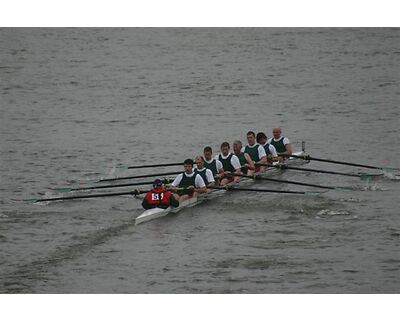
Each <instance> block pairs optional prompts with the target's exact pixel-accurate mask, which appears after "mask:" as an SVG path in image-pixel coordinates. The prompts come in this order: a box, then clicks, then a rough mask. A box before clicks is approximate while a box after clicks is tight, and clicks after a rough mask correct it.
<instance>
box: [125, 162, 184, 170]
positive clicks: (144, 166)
mask: <svg viewBox="0 0 400 320" xmlns="http://www.w3.org/2000/svg"><path fill="white" fill-rule="evenodd" d="M179 165H183V162H172V163H159V164H144V165H140V166H129V167H127V169H142V168H157V167H172V166H179Z"/></svg>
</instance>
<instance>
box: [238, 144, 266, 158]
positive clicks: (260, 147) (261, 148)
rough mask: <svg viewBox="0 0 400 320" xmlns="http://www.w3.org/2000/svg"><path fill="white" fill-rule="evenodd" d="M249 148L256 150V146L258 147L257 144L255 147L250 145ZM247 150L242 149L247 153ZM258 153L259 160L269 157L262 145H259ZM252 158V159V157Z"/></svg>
mask: <svg viewBox="0 0 400 320" xmlns="http://www.w3.org/2000/svg"><path fill="white" fill-rule="evenodd" d="M247 146H248V147H249V148H254V147H255V146H256V144H254V145H252V146H250V145H247ZM245 150H246V147H243V148H242V150H241V151H242V152H245ZM257 151H258V158H259V159H261V158H262V157H266V156H267V154H266V153H265V149H264V147H263V146H261V145H260V144H259V145H258V148H257ZM250 158H251V157H250Z"/></svg>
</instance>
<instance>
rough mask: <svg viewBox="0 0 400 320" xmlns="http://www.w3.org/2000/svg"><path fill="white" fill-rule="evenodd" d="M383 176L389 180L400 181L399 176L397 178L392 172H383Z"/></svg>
mask: <svg viewBox="0 0 400 320" xmlns="http://www.w3.org/2000/svg"><path fill="white" fill-rule="evenodd" d="M383 176H384V177H385V178H388V179H390V180H400V176H397V175H396V174H395V173H394V172H393V171H392V170H384V171H383Z"/></svg>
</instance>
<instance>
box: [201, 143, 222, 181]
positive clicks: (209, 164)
mask: <svg viewBox="0 0 400 320" xmlns="http://www.w3.org/2000/svg"><path fill="white" fill-rule="evenodd" d="M203 154H204V167H205V168H207V169H210V170H211V172H212V174H213V176H214V178H215V179H216V184H219V181H220V180H221V179H222V178H223V177H224V168H223V167H222V163H221V161H219V160H218V159H215V158H213V156H212V155H213V152H212V148H211V147H209V146H207V147H205V148H204V150H203Z"/></svg>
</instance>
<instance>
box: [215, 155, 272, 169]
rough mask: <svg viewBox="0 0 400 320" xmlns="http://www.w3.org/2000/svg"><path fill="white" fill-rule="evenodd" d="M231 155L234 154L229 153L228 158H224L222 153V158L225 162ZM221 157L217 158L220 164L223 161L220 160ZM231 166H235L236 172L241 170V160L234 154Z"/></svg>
mask: <svg viewBox="0 0 400 320" xmlns="http://www.w3.org/2000/svg"><path fill="white" fill-rule="evenodd" d="M264 153H265V151H264ZM231 154H232V153H231V152H230V153H228V155H227V156H226V157H224V155H223V154H222V153H221V158H222V159H224V160H225V159H227V158H228V157H229V156H230V155H231ZM219 156H220V155H217V156H215V159H216V160H217V161H218V162H219V163H221V161H219V160H218V158H219ZM221 165H222V163H221ZM231 165H232V166H233V168H234V169H235V170H237V169H240V161H239V158H238V157H237V156H236V155H234V154H232V158H231Z"/></svg>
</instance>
